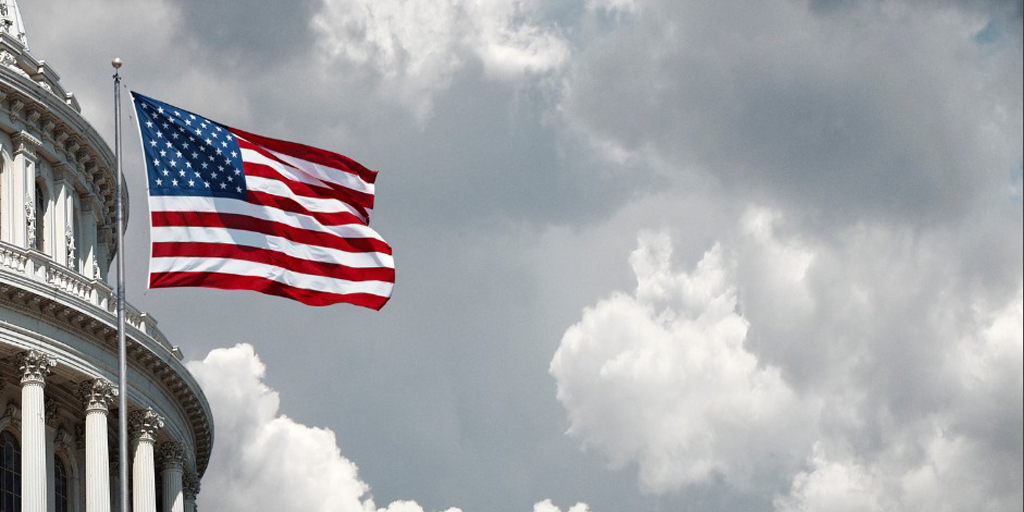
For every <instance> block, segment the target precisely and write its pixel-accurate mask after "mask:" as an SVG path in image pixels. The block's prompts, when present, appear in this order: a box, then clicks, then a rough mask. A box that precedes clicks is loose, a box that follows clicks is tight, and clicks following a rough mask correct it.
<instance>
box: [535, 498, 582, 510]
mask: <svg viewBox="0 0 1024 512" xmlns="http://www.w3.org/2000/svg"><path fill="white" fill-rule="evenodd" d="M533 512H562V509H560V508H558V507H557V506H555V505H554V504H553V503H551V500H544V501H539V502H537V503H535V504H534V505H533ZM565 512H590V507H588V506H587V504H586V503H577V504H575V505H573V506H571V507H569V510H566V511H565Z"/></svg>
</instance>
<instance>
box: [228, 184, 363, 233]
mask: <svg viewBox="0 0 1024 512" xmlns="http://www.w3.org/2000/svg"><path fill="white" fill-rule="evenodd" d="M245 199H246V200H247V201H249V202H250V203H252V204H256V205H260V206H269V207H271V208H277V209H278V210H283V211H286V212H291V213H298V214H300V215H307V216H309V217H312V218H314V219H316V220H317V222H319V223H320V224H323V225H324V226H344V225H346V224H359V225H360V226H365V225H366V223H365V222H363V219H361V218H359V216H358V215H354V214H352V213H349V212H315V211H312V210H308V209H306V207H305V206H303V205H302V204H301V203H299V202H298V201H296V200H294V199H291V198H288V197H281V196H275V195H273V194H268V193H267V192H258V191H255V190H249V191H248V192H247V193H246V198H245Z"/></svg>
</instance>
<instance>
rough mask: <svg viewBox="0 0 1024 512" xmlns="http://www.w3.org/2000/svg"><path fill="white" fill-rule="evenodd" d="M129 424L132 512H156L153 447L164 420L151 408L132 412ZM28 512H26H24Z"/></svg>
mask: <svg viewBox="0 0 1024 512" xmlns="http://www.w3.org/2000/svg"><path fill="white" fill-rule="evenodd" d="M128 421H129V423H131V428H132V437H133V444H134V445H135V450H134V452H135V458H134V459H133V460H132V483H133V485H132V512H156V477H155V473H156V461H155V460H154V457H153V445H154V444H155V443H156V433H157V431H158V430H160V429H161V428H163V426H164V419H163V418H161V417H160V415H159V414H157V413H155V412H153V408H152V407H150V408H147V409H146V410H142V411H132V413H131V415H130V416H128ZM25 512H28V511H25Z"/></svg>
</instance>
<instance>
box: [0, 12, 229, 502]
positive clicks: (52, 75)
mask: <svg viewBox="0 0 1024 512" xmlns="http://www.w3.org/2000/svg"><path fill="white" fill-rule="evenodd" d="M116 182H117V178H116V174H115V162H114V155H113V153H112V152H111V150H110V148H109V147H108V146H107V144H106V143H105V142H104V141H103V139H102V138H101V137H100V135H99V134H98V133H97V132H96V130H95V129H94V128H93V127H92V126H91V125H90V124H89V123H88V122H87V121H86V120H85V119H84V118H83V117H82V115H81V109H80V107H79V105H78V102H77V100H76V99H75V96H74V95H73V94H72V93H70V92H68V91H66V90H65V89H64V87H63V86H62V85H61V83H60V77H59V75H58V74H57V73H56V71H54V69H53V68H52V67H51V66H50V65H49V63H47V62H44V61H43V60H39V59H37V58H36V57H35V56H33V55H32V53H31V52H30V51H29V43H28V38H27V36H26V33H25V28H24V25H23V23H22V19H21V15H20V13H19V11H18V4H17V2H16V1H15V0H0V448H2V454H0V512H14V511H23V512H69V511H71V512H108V511H109V510H112V509H116V508H117V500H118V493H117V488H118V482H117V480H118V473H119V470H118V467H119V464H120V463H121V461H119V460H118V453H117V452H118V450H117V444H118V443H117V437H118V433H117V431H118V429H117V422H118V421H117V418H118V415H119V414H128V415H129V416H128V418H129V430H130V434H131V435H130V446H131V450H130V451H131V453H130V454H129V456H130V458H131V459H130V461H129V462H128V463H129V464H130V466H129V468H130V469H129V473H130V475H131V478H130V480H131V493H132V498H131V500H132V502H133V507H132V508H133V510H135V512H155V511H161V512H185V511H194V510H195V498H196V495H197V493H198V492H199V481H200V479H201V478H202V475H203V472H204V471H205V470H206V466H207V463H208V461H209V458H210V450H211V447H212V443H213V420H212V414H211V412H210V407H209V404H208V403H207V400H206V398H205V397H204V395H203V392H202V390H201V389H200V388H199V385H198V384H197V383H196V381H195V379H194V378H193V377H192V375H191V374H190V373H189V372H188V370H187V369H186V368H185V366H184V365H183V364H182V356H181V352H180V351H179V350H178V348H177V347H175V346H174V345H172V344H171V343H170V341H168V340H167V338H166V337H165V336H164V335H163V334H162V333H161V332H160V330H159V329H158V328H157V322H156V320H155V319H154V318H153V317H151V316H149V315H148V314H146V313H142V312H140V311H138V310H136V309H135V308H133V307H132V306H131V305H126V307H125V321H126V325H127V330H126V337H127V344H128V367H129V372H128V385H129V390H128V397H127V400H128V409H129V410H127V411H120V410H118V408H117V402H118V401H117V397H116V394H117V385H116V383H117V382H118V373H117V372H118V357H117V352H118V351H117V317H116V311H115V309H116V294H115V292H114V291H113V290H112V288H111V285H110V283H109V282H108V273H109V269H110V267H111V262H112V261H113V259H114V256H115V254H116V253H117V251H118V249H119V248H118V246H117V236H116V230H115V225H116V224H115V210H116V208H115V188H116ZM125 211H127V196H125Z"/></svg>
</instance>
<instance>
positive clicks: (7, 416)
mask: <svg viewBox="0 0 1024 512" xmlns="http://www.w3.org/2000/svg"><path fill="white" fill-rule="evenodd" d="M3 419H4V420H7V422H8V423H9V424H10V425H11V426H12V427H14V429H15V430H21V407H18V404H17V403H15V402H14V400H11V401H10V402H7V407H6V408H4V415H3Z"/></svg>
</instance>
